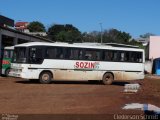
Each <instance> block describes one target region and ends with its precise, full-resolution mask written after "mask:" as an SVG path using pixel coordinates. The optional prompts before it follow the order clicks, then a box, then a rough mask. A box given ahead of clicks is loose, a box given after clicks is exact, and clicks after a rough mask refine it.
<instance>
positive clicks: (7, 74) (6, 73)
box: [5, 69, 11, 77]
mask: <svg viewBox="0 0 160 120" xmlns="http://www.w3.org/2000/svg"><path fill="white" fill-rule="evenodd" d="M10 70H11V69H7V70H6V71H5V76H6V77H8V76H9V72H10Z"/></svg>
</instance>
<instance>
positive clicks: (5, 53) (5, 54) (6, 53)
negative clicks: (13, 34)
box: [4, 50, 10, 58]
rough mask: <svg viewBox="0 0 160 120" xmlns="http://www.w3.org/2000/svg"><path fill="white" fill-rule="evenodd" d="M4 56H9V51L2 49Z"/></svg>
mask: <svg viewBox="0 0 160 120" xmlns="http://www.w3.org/2000/svg"><path fill="white" fill-rule="evenodd" d="M4 57H5V58H10V52H9V51H8V50H5V51H4Z"/></svg>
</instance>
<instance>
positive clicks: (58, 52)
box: [55, 47, 64, 59]
mask: <svg viewBox="0 0 160 120" xmlns="http://www.w3.org/2000/svg"><path fill="white" fill-rule="evenodd" d="M55 49H56V59H63V58H64V53H63V48H61V47H57V48H55Z"/></svg>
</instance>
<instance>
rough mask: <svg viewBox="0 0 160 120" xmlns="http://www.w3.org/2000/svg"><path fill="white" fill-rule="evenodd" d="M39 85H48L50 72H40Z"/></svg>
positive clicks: (50, 78) (50, 77)
mask: <svg viewBox="0 0 160 120" xmlns="http://www.w3.org/2000/svg"><path fill="white" fill-rule="evenodd" d="M39 80H40V83H42V84H49V83H51V80H52V74H51V73H50V72H42V73H41V74H40V77H39Z"/></svg>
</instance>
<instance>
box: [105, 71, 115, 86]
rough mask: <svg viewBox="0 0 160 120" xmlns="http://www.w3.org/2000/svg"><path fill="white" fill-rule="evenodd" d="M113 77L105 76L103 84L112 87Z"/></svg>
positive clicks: (107, 74)
mask: <svg viewBox="0 0 160 120" xmlns="http://www.w3.org/2000/svg"><path fill="white" fill-rule="evenodd" d="M113 79H114V78H113V75H112V74H111V73H106V74H104V76H103V79H102V82H103V84H104V85H111V84H112V82H113Z"/></svg>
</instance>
